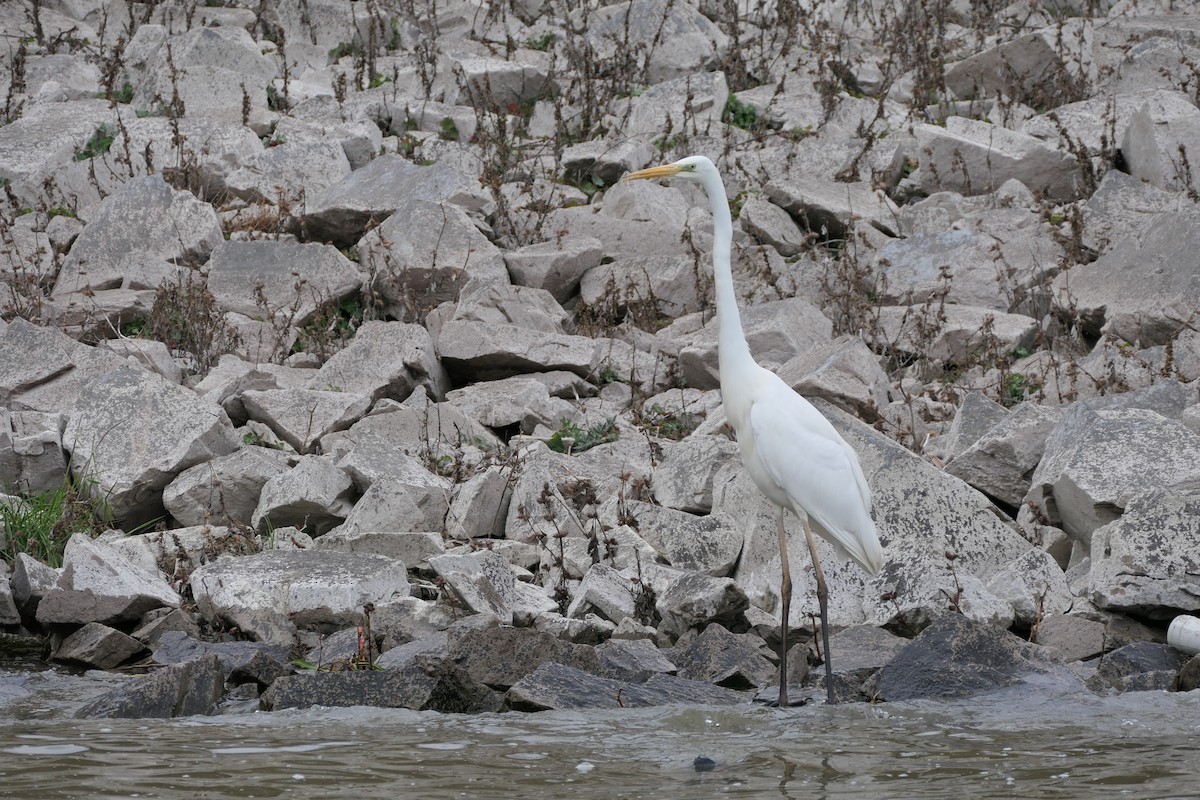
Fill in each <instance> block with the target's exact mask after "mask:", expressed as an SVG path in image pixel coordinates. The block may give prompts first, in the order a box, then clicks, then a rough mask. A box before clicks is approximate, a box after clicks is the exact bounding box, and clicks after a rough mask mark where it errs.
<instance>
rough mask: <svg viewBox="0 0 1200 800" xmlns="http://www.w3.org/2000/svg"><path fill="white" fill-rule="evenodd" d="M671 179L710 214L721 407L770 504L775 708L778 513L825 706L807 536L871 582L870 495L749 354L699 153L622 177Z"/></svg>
mask: <svg viewBox="0 0 1200 800" xmlns="http://www.w3.org/2000/svg"><path fill="white" fill-rule="evenodd" d="M649 178H668V179H670V178H673V179H677V180H685V181H690V182H693V183H699V184H700V185H701V186H703V187H704V191H705V192H706V193H707V194H708V202H709V204H710V205H711V206H712V215H713V273H714V280H715V286H716V296H717V326H718V337H717V345H718V351H717V352H718V360H719V365H720V375H721V400H722V402H723V403H724V406H725V415H726V416H727V417H728V419H729V423H730V424H731V425H733V429H734V431H736V432H737V440H738V447H739V449H740V451H741V455H742V463H743V464H744V465H745V467H746V470H747V472H749V473H750V477H751V478H752V479H753V480H754V483H755V485H756V486H758V488H759V490H760V491H762V493H763V494H765V495H766V496H767V498H768V499H769V500H770V501H771V502H772V503H774V504H775V505H777V506H779V558H780V561H781V562H782V565H783V581H782V584H781V586H780V590H779V596H780V600H781V604H782V606H783V608H782V613H783V618H782V620H783V624H782V640H783V645H782V651H781V653H780V659H779V662H780V663H779V705H780V706H785V707H786V706H787V705H788V699H787V647H788V645H787V639H788V615H789V612H790V610H791V599H792V580H791V573H790V570H789V567H788V555H787V533H786V532H785V530H784V525H783V521H784V519H783V518H784V515H785V514H786V513H787V512H788V511H792V512H793V513H794V514H796V516H798V517H800V518H801V519H803V520H804V534H805V537H806V538H807V540H808V552H809V554H810V555H811V556H812V562H813V573H814V575H815V576H816V581H817V601H818V603H819V604H820V609H821V637H822V640H823V643H824V646H825V685H826V688H827V690H828V699H829V702H830V703H834V702H836V698H835V697H834V692H833V667H832V665H831V663H830V656H829V602H828V592H827V590H826V587H825V575H824V573H823V572H822V571H821V562H820V560H819V559H818V558H817V549H816V542H815V541H814V540H813V530H814V529H815V530H816V532H817V533H818V534H820V536H821V537H822V538H824V539H825V540H826V541H828V542H829V543H830V544H832V545H833V547H834V550H835V551H836V552H837V553H838V555H839V556H840V557H841V558H842V559H843V560H845V559H847V558H852V559H854V561H856V562H857V563H858V564H859V565H860V566H862V568H863V569H865V570H867V572H869V573H871V574H872V575H875V574H878V572H879V570H880V568H881V567H882V566H883V551H882V548H881V547H880V545H879V537H878V536H877V535H876V533H875V523H874V522H873V521H872V520H871V490H870V488H869V487H868V486H867V479H866V476H864V475H863V471H862V467H861V466H859V463H858V456H857V455H856V454H855V452H854V449H853V448H852V447H850V445H848V444H847V443H846V441H845V440H844V439H843V438H842V437H841V436H839V435H838V432H837V431H836V430H834V428H833V425H831V424H830V423H829V420H827V419H825V417H824V416H822V415H821V413H820V412H819V411H817V410H816V409H815V408H813V406H812V404H810V403H809V402H808V401H807V400H805V399H804V398H803V397H801V396H800V395H799V394H797V393H796V392H795V391H793V390H792V388H791V387H790V386H788V385H787V384H786V383H784V382H783V380H782V379H781V378H780V377H779V376H778V375H776V374H775V373H773V372H771V371H770V370H767V369H764V368H762V367H760V366H759V365H758V364H757V363H756V362H755V361H754V357H753V356H752V355H751V354H750V347H749V345H747V344H746V335H745V333H744V332H743V331H742V319H741V316H740V315H739V314H738V307H737V297H736V295H735V294H734V291H733V271H732V269H731V267H730V263H729V254H730V253H729V248H730V243H731V241H732V238H733V220H732V218H731V217H730V214H729V201H728V199H727V198H726V196H725V186H724V184H723V183H722V182H721V175H720V173H719V172H717V168H716V166H714V165H713V163H712V162H711V161H709V160H708V159H707V158H705V157H704V156H690V157H688V158H683V159H680V160H679V161H676V162H674V163H672V164H664V165H663V166H659V167H650V168H649V169H643V170H638V171H637V172H632V173H630V174H629V175H626V176H625V180H627V181H628V180H639V179H649Z"/></svg>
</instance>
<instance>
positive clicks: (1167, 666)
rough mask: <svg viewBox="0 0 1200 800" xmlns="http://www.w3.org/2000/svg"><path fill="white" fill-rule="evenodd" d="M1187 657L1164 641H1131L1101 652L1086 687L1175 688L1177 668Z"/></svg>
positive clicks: (1125, 689)
mask: <svg viewBox="0 0 1200 800" xmlns="http://www.w3.org/2000/svg"><path fill="white" fill-rule="evenodd" d="M1187 661H1188V657H1187V656H1186V655H1184V654H1183V653H1181V652H1179V651H1178V650H1176V649H1175V648H1173V647H1170V646H1168V645H1165V644H1159V643H1157V642H1135V643H1134V644H1130V645H1126V646H1125V647H1121V648H1119V649H1117V650H1114V651H1112V652H1111V653H1108V654H1107V655H1105V656H1104V658H1103V659H1101V661H1100V663H1099V666H1098V667H1097V668H1096V674H1095V675H1093V676H1092V677H1091V678H1089V679H1088V688H1089V689H1091V690H1092V691H1095V692H1107V691H1112V692H1146V691H1160V692H1161V691H1167V692H1171V691H1175V689H1176V687H1177V685H1178V679H1179V671H1180V670H1181V669H1182V668H1183V666H1184V664H1186V663H1187Z"/></svg>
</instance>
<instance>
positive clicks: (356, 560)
mask: <svg viewBox="0 0 1200 800" xmlns="http://www.w3.org/2000/svg"><path fill="white" fill-rule="evenodd" d="M190 584H191V588H192V593H193V595H194V596H195V598H196V605H197V606H198V607H199V609H200V613H202V614H203V615H204V616H205V617H206V618H207V619H208V620H209V621H210V622H211V623H213V624H228V625H234V626H237V627H239V628H241V629H242V630H243V631H245V632H246V633H249V634H251V635H252V636H254V637H255V638H256V639H258V640H259V641H263V642H268V643H271V644H283V645H291V643H292V641H293V637H294V633H295V626H306V625H314V626H318V627H334V628H337V627H344V626H347V625H352V624H354V623H355V621H356V620H358V618H359V615H361V613H362V607H363V606H364V605H365V604H367V603H382V602H384V601H387V600H389V599H391V598H392V597H393V596H394V595H397V594H398V595H401V596H405V595H407V594H408V592H409V585H408V578H407V576H406V575H405V570H404V565H403V564H401V563H400V562H398V561H395V560H393V559H390V558H386V557H384V556H374V555H365V554H351V553H338V552H333V551H329V550H274V551H268V552H265V553H260V554H259V555H256V556H248V557H245V558H237V559H226V560H221V561H215V562H211V563H209V564H205V565H204V566H202V567H200V568H199V569H197V570H196V571H195V572H193V573H192V576H191V580H190Z"/></svg>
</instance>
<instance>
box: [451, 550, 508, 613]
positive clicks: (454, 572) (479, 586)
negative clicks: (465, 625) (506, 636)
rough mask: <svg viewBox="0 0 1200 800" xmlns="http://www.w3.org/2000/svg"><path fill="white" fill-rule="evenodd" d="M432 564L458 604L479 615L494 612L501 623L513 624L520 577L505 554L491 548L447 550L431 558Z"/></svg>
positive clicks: (452, 599) (452, 598) (453, 600)
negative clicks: (457, 551)
mask: <svg viewBox="0 0 1200 800" xmlns="http://www.w3.org/2000/svg"><path fill="white" fill-rule="evenodd" d="M429 566H431V567H433V569H434V571H435V572H437V574H438V577H440V578H441V579H442V580H443V581H445V583H446V587H447V590H448V592H449V593H450V599H451V601H452V602H454V603H455V604H456V605H461V606H462V607H463V608H464V609H465V610H467V611H470V612H472V613H476V614H481V613H488V614H494V615H496V616H497V617H499V618H500V621H501V623H503V624H506V625H509V624H512V619H513V610H514V607H515V606H516V604H517V587H516V582H517V579H516V576H515V575H514V574H513V571H512V568H511V567H509V565H508V562H507V561H505V560H504V557H503V556H501V555H499V554H498V553H493V552H492V551H490V550H480V551H478V552H475V553H467V554H457V553H446V554H445V555H440V556H435V557H434V558H431V559H429Z"/></svg>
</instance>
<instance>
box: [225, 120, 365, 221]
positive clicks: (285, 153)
mask: <svg viewBox="0 0 1200 800" xmlns="http://www.w3.org/2000/svg"><path fill="white" fill-rule="evenodd" d="M281 127H283V126H279V125H277V126H276V128H275V136H276V137H281V136H282V137H286V136H287V130H286V129H284V130H282V131H281V130H280V128H281ZM350 168H351V167H350V160H349V159H348V158H347V157H346V150H345V148H344V147H343V145H342V143H341V142H338V141H329V140H325V141H308V142H306V141H302V140H299V141H293V140H286V141H284V142H283V143H282V144H276V145H275V146H274V147H268V148H267V149H265V150H263V151H262V152H261V153H255V154H254V155H252V156H250V157H249V158H248V159H246V161H245V162H244V163H242V165H241V166H239V167H238V168H237V169H236V170H234V171H233V173H232V174H230V175H229V177H228V178H226V179H225V186H226V188H227V189H228V190H229V193H230V194H232V195H233V196H234V197H238V198H240V199H242V200H245V201H247V202H250V203H271V204H275V205H285V206H286V205H290V204H291V203H295V202H297V201H303V200H304V199H305V198H307V197H312V196H315V195H318V194H320V193H321V192H323V191H324V190H326V189H328V188H329V187H330V186H332V185H334V184H335V183H338V182H339V181H340V180H342V179H343V178H345V177H346V176H347V175H349V174H350Z"/></svg>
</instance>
